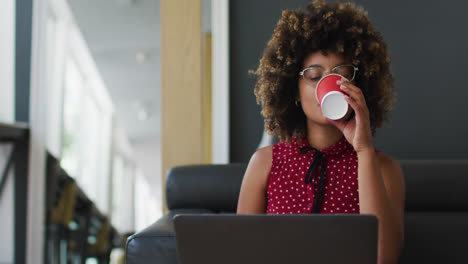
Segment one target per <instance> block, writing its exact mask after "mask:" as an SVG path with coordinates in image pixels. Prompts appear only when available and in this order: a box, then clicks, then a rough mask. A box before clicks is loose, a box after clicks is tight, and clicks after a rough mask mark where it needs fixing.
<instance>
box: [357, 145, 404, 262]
mask: <svg viewBox="0 0 468 264" xmlns="http://www.w3.org/2000/svg"><path fill="white" fill-rule="evenodd" d="M358 166H359V167H358V184H359V207H360V212H361V214H373V215H376V216H377V218H378V219H379V240H378V245H379V246H378V263H379V264H396V263H397V261H398V257H399V256H400V253H401V250H402V248H403V242H404V239H403V238H404V235H403V233H404V203H405V183H404V178H403V172H402V171H401V168H400V166H399V164H398V163H397V162H396V161H395V160H394V159H393V158H391V157H390V156H388V155H386V154H384V153H381V152H380V153H378V154H376V153H375V152H374V149H373V148H372V149H369V150H368V151H362V152H360V153H358Z"/></svg>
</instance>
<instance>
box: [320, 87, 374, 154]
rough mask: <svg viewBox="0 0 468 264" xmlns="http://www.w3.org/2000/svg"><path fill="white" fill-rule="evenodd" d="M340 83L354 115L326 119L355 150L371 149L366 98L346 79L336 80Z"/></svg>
mask: <svg viewBox="0 0 468 264" xmlns="http://www.w3.org/2000/svg"><path fill="white" fill-rule="evenodd" d="M337 84H338V85H341V89H342V90H343V92H345V93H346V94H348V95H349V96H347V95H346V94H345V99H346V101H347V102H348V104H349V105H350V106H351V108H352V109H353V110H354V113H355V115H354V117H353V118H352V119H351V120H349V121H346V120H345V118H342V119H340V120H331V119H328V118H327V119H328V121H330V122H331V123H332V124H334V125H335V126H336V127H337V128H338V129H339V130H340V131H341V132H342V133H343V135H344V136H345V138H346V140H348V142H349V143H350V144H351V145H353V147H354V150H355V151H356V152H358V153H359V152H362V151H367V150H372V151H374V149H373V144H372V133H371V128H370V117H369V109H368V108H367V104H366V99H365V98H364V95H363V94H362V91H361V89H360V88H358V87H356V86H355V85H354V84H351V83H350V82H348V81H345V80H341V81H337Z"/></svg>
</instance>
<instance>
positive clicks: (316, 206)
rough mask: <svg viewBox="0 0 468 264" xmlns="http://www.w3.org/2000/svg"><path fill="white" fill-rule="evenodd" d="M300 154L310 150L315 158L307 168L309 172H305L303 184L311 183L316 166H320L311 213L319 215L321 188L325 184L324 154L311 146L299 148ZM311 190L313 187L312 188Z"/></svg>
mask: <svg viewBox="0 0 468 264" xmlns="http://www.w3.org/2000/svg"><path fill="white" fill-rule="evenodd" d="M299 150H300V152H301V153H302V154H306V153H307V152H309V151H311V150H315V152H316V154H315V158H314V161H313V162H312V164H311V165H310V167H309V170H308V171H307V174H306V177H305V184H309V183H311V182H312V179H313V176H314V173H315V171H316V170H317V167H318V164H319V163H322V164H321V168H320V180H319V187H318V193H317V195H315V197H314V206H313V211H312V213H319V212H320V207H321V206H322V196H323V187H324V183H325V167H326V166H327V164H326V161H325V158H324V156H323V155H324V154H323V153H322V152H320V151H319V150H318V149H316V148H314V147H311V146H304V147H301V148H299ZM312 188H313V187H312Z"/></svg>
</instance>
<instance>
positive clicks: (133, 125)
mask: <svg viewBox="0 0 468 264" xmlns="http://www.w3.org/2000/svg"><path fill="white" fill-rule="evenodd" d="M67 2H68V4H69V5H70V9H71V11H72V13H73V16H74V18H75V21H76V23H77V24H78V27H79V28H80V30H81V32H82V34H83V37H84V39H85V40H86V42H87V44H88V47H89V49H90V51H91V55H92V56H93V58H94V61H95V62H96V65H97V68H98V70H99V72H100V74H101V77H102V79H103V80H104V83H105V84H106V87H107V89H108V91H109V94H110V96H111V98H112V101H113V102H114V105H115V108H116V118H117V120H118V122H119V123H120V124H121V125H122V127H123V128H124V129H125V132H126V134H127V136H128V138H129V139H130V141H131V142H135V141H138V142H141V141H146V140H152V139H154V138H157V137H159V136H160V123H161V121H160V120H161V114H160V112H161V111H160V94H161V88H160V87H161V64H160V43H161V41H160V19H159V0H98V1H96V0H67ZM145 115H146V117H145ZM139 116H140V118H141V120H140V119H139Z"/></svg>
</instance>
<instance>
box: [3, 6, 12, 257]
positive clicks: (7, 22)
mask: <svg viewBox="0 0 468 264" xmlns="http://www.w3.org/2000/svg"><path fill="white" fill-rule="evenodd" d="M0 36H2V39H1V41H0V122H6V123H10V122H13V121H14V107H15V103H14V102H15V100H14V99H15V97H14V96H15V94H14V84H15V83H14V80H15V79H14V72H15V71H14V65H15V64H14V58H15V1H14V0H2V1H1V2H0ZM10 151H11V150H10V148H9V147H7V146H5V145H3V144H1V145H0V172H3V169H4V166H5V164H6V160H7V159H8V156H9V153H10ZM12 176H13V175H11V171H10V175H8V180H7V182H6V184H5V186H4V188H3V191H2V194H1V196H0V234H1V235H0V263H13V230H14V228H13V177H12Z"/></svg>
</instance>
